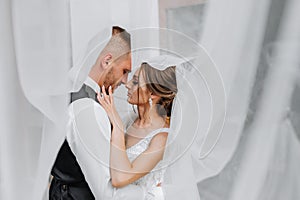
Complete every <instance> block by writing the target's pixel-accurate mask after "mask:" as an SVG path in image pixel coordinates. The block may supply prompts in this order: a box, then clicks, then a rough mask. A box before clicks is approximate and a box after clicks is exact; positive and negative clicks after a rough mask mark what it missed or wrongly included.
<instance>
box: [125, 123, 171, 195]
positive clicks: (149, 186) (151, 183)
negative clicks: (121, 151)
mask: <svg viewBox="0 0 300 200" xmlns="http://www.w3.org/2000/svg"><path fill="white" fill-rule="evenodd" d="M161 132H169V129H168V128H161V129H157V130H154V131H152V132H151V133H150V134H148V136H147V137H145V138H144V139H142V140H140V141H139V142H138V143H136V144H135V145H133V146H131V147H129V148H128V149H126V153H127V156H128V158H129V160H130V162H133V161H134V160H135V159H136V158H137V157H138V156H139V155H140V154H141V153H143V152H144V151H145V150H146V149H147V148H148V146H149V143H150V141H151V140H152V138H153V137H154V136H155V135H156V134H158V133H161ZM161 168H162V166H161V161H160V162H158V163H157V165H156V166H155V167H154V168H153V169H152V170H151V172H149V173H148V174H147V175H145V176H143V177H142V178H140V179H138V180H137V181H135V182H133V183H132V184H135V185H140V186H142V187H143V188H145V190H146V191H147V194H146V196H145V200H153V199H155V195H154V192H152V191H154V189H155V188H156V187H157V184H159V183H161V182H162V181H163V174H164V172H165V170H164V169H163V168H162V169H161Z"/></svg>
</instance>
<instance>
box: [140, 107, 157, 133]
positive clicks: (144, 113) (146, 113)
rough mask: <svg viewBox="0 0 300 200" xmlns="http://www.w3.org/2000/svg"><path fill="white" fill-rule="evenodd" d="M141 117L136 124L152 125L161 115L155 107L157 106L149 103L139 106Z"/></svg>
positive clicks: (142, 125) (141, 126) (141, 125)
mask: <svg viewBox="0 0 300 200" xmlns="http://www.w3.org/2000/svg"><path fill="white" fill-rule="evenodd" d="M138 113H139V119H138V120H137V121H136V125H137V126H138V127H140V128H143V127H148V126H151V124H152V122H153V120H154V119H155V118H157V117H160V116H159V115H158V113H157V111H156V109H155V106H150V104H149V103H146V104H143V105H139V106H138Z"/></svg>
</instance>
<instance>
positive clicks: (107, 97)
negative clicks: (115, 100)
mask: <svg viewBox="0 0 300 200" xmlns="http://www.w3.org/2000/svg"><path fill="white" fill-rule="evenodd" d="M102 94H103V96H104V100H105V101H106V102H107V103H110V100H109V96H108V95H107V94H106V91H105V86H104V85H103V86H102Z"/></svg>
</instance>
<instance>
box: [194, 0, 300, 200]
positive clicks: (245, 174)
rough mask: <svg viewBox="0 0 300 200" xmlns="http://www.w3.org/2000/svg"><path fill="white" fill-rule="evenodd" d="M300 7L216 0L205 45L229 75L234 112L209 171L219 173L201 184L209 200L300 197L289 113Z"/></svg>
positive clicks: (296, 152) (299, 34)
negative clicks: (215, 167)
mask: <svg viewBox="0 0 300 200" xmlns="http://www.w3.org/2000/svg"><path fill="white" fill-rule="evenodd" d="M299 6H300V2H299V1H297V0H289V1H277V0H272V1H271V0H263V1H259V2H258V1H250V0H249V1H236V0H231V1H226V2H220V1H214V0H212V1H210V3H209V6H208V9H207V16H206V17H207V18H206V24H205V26H204V33H203V37H202V40H201V42H202V43H203V44H204V46H205V47H206V48H207V49H208V51H209V52H210V53H211V55H212V57H213V59H214V60H215V62H216V63H217V66H218V67H219V69H220V71H221V74H222V75H223V78H224V83H225V88H226V93H227V97H228V107H227V108H228V109H227V111H228V112H227V120H226V123H227V125H226V123H225V127H224V131H223V135H222V138H221V140H220V141H219V143H218V144H217V146H216V149H215V150H216V151H213V153H212V154H211V157H212V158H220V156H221V155H222V153H226V154H225V156H224V157H223V158H222V159H221V160H218V159H216V161H215V162H214V163H215V164H216V165H217V166H218V170H215V171H214V173H211V174H205V175H208V176H211V175H217V174H218V175H217V176H216V177H214V178H211V179H209V180H205V181H202V182H201V183H199V192H200V194H201V196H202V199H205V200H217V199H230V200H238V199H247V200H258V199H259V200H260V199H263V200H266V199H272V200H274V199H276V200H277V199H278V200H279V199H289V200H292V199H299V196H300V193H299V190H298V189H296V188H299V187H300V177H299V173H298V171H297V169H298V168H299V166H300V161H299V160H300V159H299V158H300V154H299V152H300V151H299V150H300V143H299V139H298V138H297V134H298V135H299V133H297V132H296V131H297V130H296V129H295V128H294V126H293V125H292V124H291V119H290V116H291V115H289V113H290V112H292V111H291V110H289V108H290V107H291V102H292V101H291V98H292V94H293V93H295V92H298V93H299V90H298V91H297V90H296V79H297V77H298V78H299V76H298V74H299V67H300V62H299V61H300V60H299V54H300V46H299V44H300V24H299V23H298V22H297V19H298V18H299V17H300V15H299V12H297V11H296V10H299ZM298 106H300V104H298ZM298 131H299V130H298ZM228 139H231V140H230V141H228ZM232 139H233V140H232ZM226 144H228V146H226ZM229 144H231V145H232V146H229ZM219 149H220V151H221V152H219ZM226 149H227V150H226ZM224 150H225V151H224ZM223 155H224V154H223ZM220 161H222V162H220ZM207 166H208V167H209V165H208V164H207Z"/></svg>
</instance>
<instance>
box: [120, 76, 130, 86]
mask: <svg viewBox="0 0 300 200" xmlns="http://www.w3.org/2000/svg"><path fill="white" fill-rule="evenodd" d="M127 80H128V73H126V74H125V75H124V76H123V78H122V80H121V83H122V84H124V85H125V84H126V83H127Z"/></svg>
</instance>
